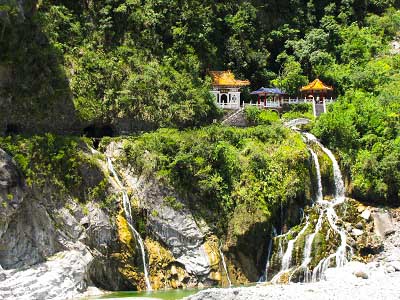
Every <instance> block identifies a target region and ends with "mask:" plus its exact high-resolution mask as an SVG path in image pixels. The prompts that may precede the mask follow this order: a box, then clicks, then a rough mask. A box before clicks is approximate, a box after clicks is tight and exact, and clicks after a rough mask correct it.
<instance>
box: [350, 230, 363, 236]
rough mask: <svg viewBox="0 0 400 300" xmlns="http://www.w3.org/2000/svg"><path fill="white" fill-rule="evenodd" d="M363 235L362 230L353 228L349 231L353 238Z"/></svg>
mask: <svg viewBox="0 0 400 300" xmlns="http://www.w3.org/2000/svg"><path fill="white" fill-rule="evenodd" d="M363 233H364V231H362V230H360V229H357V228H353V230H352V231H351V234H352V235H353V236H360V235H362V234H363Z"/></svg>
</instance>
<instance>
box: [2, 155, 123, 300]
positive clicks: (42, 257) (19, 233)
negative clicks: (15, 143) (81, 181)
mask: <svg viewBox="0 0 400 300" xmlns="http://www.w3.org/2000/svg"><path fill="white" fill-rule="evenodd" d="M0 202H1V205H0V299H67V298H70V297H72V296H76V295H78V294H79V293H81V292H83V291H84V290H85V289H86V287H87V286H88V285H90V284H93V281H94V280H93V279H96V282H95V283H96V284H97V285H98V286H102V287H109V288H110V289H116V290H118V289H122V288H124V287H125V286H126V285H125V283H124V281H123V279H122V278H121V274H119V272H118V268H117V264H116V263H115V262H113V263H108V264H107V263H106V262H110V254H112V253H113V251H115V249H114V248H116V247H118V246H117V245H118V244H117V242H116V241H117V230H116V226H115V224H113V223H112V217H111V215H110V212H109V211H107V210H105V209H103V208H101V207H100V205H99V204H97V203H95V202H88V203H86V204H83V203H78V202H77V201H76V200H74V199H72V197H70V196H69V195H68V194H65V195H61V194H59V193H57V187H55V186H52V185H51V184H49V185H46V187H45V188H38V187H36V186H27V185H25V183H24V179H23V177H22V175H21V174H20V172H19V170H18V167H17V165H16V163H15V162H14V161H13V160H12V159H11V157H9V156H8V155H7V153H5V152H4V151H3V150H1V149H0Z"/></svg>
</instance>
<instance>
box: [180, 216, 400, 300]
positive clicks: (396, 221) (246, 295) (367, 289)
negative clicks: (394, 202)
mask: <svg viewBox="0 0 400 300" xmlns="http://www.w3.org/2000/svg"><path fill="white" fill-rule="evenodd" d="M378 211H379V210H378V209H376V212H378ZM384 214H385V217H384V218H385V219H386V220H390V228H391V234H389V235H384V237H383V238H382V239H381V240H380V241H379V244H380V245H381V246H380V247H381V249H380V251H379V253H375V254H376V255H375V256H372V257H371V256H369V257H370V259H371V261H370V262H369V263H362V262H358V261H352V262H350V263H348V264H347V265H345V266H344V267H342V268H330V269H328V270H327V272H326V280H322V281H319V282H315V283H290V284H287V285H273V284H260V285H258V286H256V287H248V288H244V287H243V288H233V289H209V290H204V291H201V292H199V293H198V294H196V295H193V296H191V297H188V298H185V299H187V300H189V299H190V300H200V299H202V300H207V299H208V300H214V299H215V300H217V299H227V300H229V299H235V300H240V299H253V300H257V299H268V298H271V299H400V294H399V292H398V283H399V282H400V271H399V269H400V210H399V209H394V210H385V211H384ZM371 222H372V220H371ZM372 223H373V222H372ZM370 236H374V237H375V238H376V235H375V234H374V233H373V232H371V233H370ZM369 255H371V253H369ZM355 291H356V292H355Z"/></svg>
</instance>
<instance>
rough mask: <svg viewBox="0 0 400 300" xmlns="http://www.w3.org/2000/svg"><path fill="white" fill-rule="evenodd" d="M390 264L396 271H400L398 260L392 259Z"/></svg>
mask: <svg viewBox="0 0 400 300" xmlns="http://www.w3.org/2000/svg"><path fill="white" fill-rule="evenodd" d="M390 265H391V266H392V267H393V268H394V269H395V271H396V272H400V261H398V260H396V261H392V262H391V263H390Z"/></svg>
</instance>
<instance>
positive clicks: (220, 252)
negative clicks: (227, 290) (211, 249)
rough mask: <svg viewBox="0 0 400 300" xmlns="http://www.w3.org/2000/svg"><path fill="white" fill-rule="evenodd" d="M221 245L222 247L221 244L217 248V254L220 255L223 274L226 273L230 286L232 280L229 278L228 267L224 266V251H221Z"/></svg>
mask: <svg viewBox="0 0 400 300" xmlns="http://www.w3.org/2000/svg"><path fill="white" fill-rule="evenodd" d="M221 247H222V245H221V246H220V247H219V248H218V250H219V255H220V256H221V260H222V266H223V267H224V271H225V274H226V278H227V279H228V283H229V287H231V286H232V281H231V279H230V278H229V273H228V268H227V267H226V262H225V256H224V253H223V252H222V249H221Z"/></svg>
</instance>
